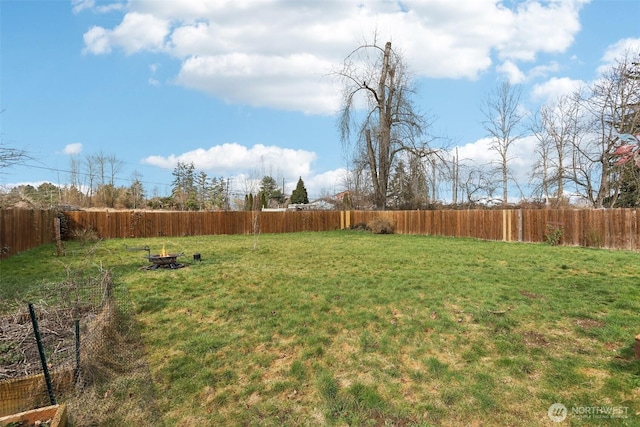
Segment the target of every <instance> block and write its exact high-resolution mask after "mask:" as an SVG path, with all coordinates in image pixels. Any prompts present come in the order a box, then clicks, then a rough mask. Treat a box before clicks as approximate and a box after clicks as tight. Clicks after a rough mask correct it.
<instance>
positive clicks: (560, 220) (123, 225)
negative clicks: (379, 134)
mask: <svg viewBox="0 0 640 427" xmlns="http://www.w3.org/2000/svg"><path fill="white" fill-rule="evenodd" d="M637 212H638V211H637V210H636V209H597V210H594V209H563V210H551V209H540V210H525V209H523V210H437V211H298V212H295V211H293V212H290V211H288V212H244V211H243V212H226V211H225V212H164V211H70V212H65V216H66V217H67V219H68V225H69V228H70V230H71V232H73V231H74V230H75V231H83V230H93V231H94V232H95V233H97V234H98V236H100V237H102V238H142V237H165V236H167V237H177V236H196V235H215V234H252V233H255V232H260V233H292V232H298V231H329V230H338V229H344V228H350V227H352V226H355V225H359V224H367V223H368V222H370V221H371V220H373V219H375V218H384V219H387V220H389V221H390V222H391V223H392V224H394V225H395V228H396V233H400V234H420V235H433V236H451V237H471V238H478V239H484V240H504V241H521V242H544V241H546V240H547V236H548V235H549V233H550V231H551V230H559V231H558V234H557V235H559V243H560V244H564V245H572V246H591V247H603V248H610V249H626V250H640V224H639V221H640V219H639V218H638V213H637ZM55 216H56V214H55V212H53V211H35V210H17V209H10V210H2V211H0V227H1V228H0V245H2V246H1V247H2V248H5V250H3V256H9V255H12V254H15V253H17V252H20V251H23V250H26V249H29V248H32V247H35V246H38V245H41V244H43V243H49V242H52V241H53V239H54V232H53V219H54V218H55Z"/></svg>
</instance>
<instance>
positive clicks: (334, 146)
mask: <svg viewBox="0 0 640 427" xmlns="http://www.w3.org/2000/svg"><path fill="white" fill-rule="evenodd" d="M639 17H640V0H551V1H543V0H504V1H498V0H455V1H452V0H404V1H387V0H373V1H370V0H355V1H351V0H323V1H311V0H146V1H133V0H131V1H118V0H116V1H104V2H103V1H98V0H71V1H66V0H65V1H62V0H46V1H38V0H0V110H1V111H2V113H1V114H0V123H1V130H0V132H1V137H2V144H3V146H5V147H11V148H16V149H20V150H26V151H27V152H28V153H29V154H30V156H31V157H32V158H33V160H30V161H28V162H27V163H26V164H24V165H19V166H13V167H11V168H8V169H6V170H3V171H1V173H0V186H3V187H4V188H10V187H12V186H15V185H19V184H31V185H34V186H37V185H39V184H40V183H42V182H52V183H54V184H60V185H66V184H68V183H69V182H70V174H69V170H70V165H71V161H72V159H75V160H76V161H82V159H84V158H86V157H87V156H91V155H98V154H105V155H115V156H116V157H117V158H118V159H119V160H121V161H122V167H121V170H120V171H119V172H118V174H117V176H116V177H117V181H116V184H117V185H119V186H129V185H130V184H131V182H132V180H133V178H134V177H137V178H138V179H139V180H140V181H142V183H143V185H144V188H145V190H146V193H147V196H152V195H154V194H157V195H168V194H170V191H171V182H172V180H173V176H172V172H173V171H174V169H175V167H176V165H177V162H178V161H180V162H183V163H191V162H193V164H194V166H195V169H196V170H197V171H203V172H205V173H206V174H207V175H208V176H209V177H223V178H225V179H227V178H228V179H229V182H230V183H231V188H232V191H234V192H238V193H242V192H244V191H245V190H246V189H247V188H248V187H249V186H250V183H251V182H252V180H253V179H255V178H258V179H260V178H261V177H262V176H265V175H269V176H272V177H273V178H275V179H276V180H277V182H279V183H282V182H284V185H285V192H286V193H287V194H290V193H291V191H293V189H294V188H295V186H296V183H297V181H298V178H300V177H301V178H302V179H303V181H304V184H305V187H306V188H307V191H308V193H309V196H310V198H311V199H314V198H318V197H320V196H322V195H328V194H336V193H338V192H340V191H342V190H343V189H344V188H345V179H344V178H345V176H346V171H347V167H348V164H347V163H348V162H347V155H346V151H345V149H344V148H343V144H342V143H341V141H340V133H339V131H338V127H337V120H336V112H337V111H338V110H339V107H340V94H341V86H340V84H339V81H338V80H337V79H335V78H334V77H332V76H333V73H334V72H335V70H337V69H339V68H340V66H341V64H342V63H343V60H344V58H345V57H346V56H347V55H348V54H349V53H350V52H351V51H353V50H354V49H355V48H356V47H358V46H359V45H361V44H363V43H365V42H367V43H370V42H372V41H374V38H375V39H376V40H377V41H378V42H379V43H380V44H382V45H384V42H385V41H391V42H392V46H393V47H394V49H397V50H398V51H400V52H402V54H403V55H404V59H405V63H406V64H407V65H408V67H409V69H410V70H411V72H412V73H413V75H414V81H415V84H416V87H417V92H416V95H415V98H414V102H415V104H416V106H417V107H418V108H419V110H420V111H421V112H423V113H424V114H425V115H426V116H428V117H430V118H431V123H432V124H431V128H430V129H429V132H430V134H432V135H434V136H436V137H437V138H436V139H435V142H434V144H436V145H437V144H442V146H446V147H447V149H449V150H451V149H453V148H454V147H458V153H459V156H460V158H461V159H473V160H474V161H477V162H488V161H490V160H491V156H493V155H494V153H493V152H492V151H491V150H488V139H487V132H486V131H485V130H484V129H483V126H482V122H483V121H484V120H485V117H484V116H483V113H482V111H481V105H482V103H483V102H484V101H486V99H487V97H488V96H489V94H490V93H491V92H492V91H493V90H495V89H496V87H497V86H498V85H499V84H500V83H501V82H503V81H509V82H510V83H512V84H517V85H519V87H520V88H521V90H522V99H521V100H522V103H523V105H522V108H523V111H535V109H536V108H537V107H538V106H539V105H541V104H543V103H544V102H547V101H548V100H550V99H553V98H554V97H557V96H558V95H561V94H563V93H567V92H569V91H571V90H572V89H573V88H575V87H577V86H579V85H580V84H588V83H589V82H590V81H593V80H595V79H596V78H597V77H598V75H599V73H600V72H602V70H603V69H606V68H607V67H608V66H610V65H611V64H612V63H613V61H614V60H615V58H616V57H619V56H620V55H621V54H622V53H623V52H624V50H625V49H628V48H632V49H640V25H639V22H640V18H639ZM532 150H533V139H532V138H523V139H522V140H520V141H519V142H518V145H517V146H515V148H514V150H513V155H514V160H513V162H512V165H511V166H512V168H513V169H514V171H513V172H514V174H515V175H516V176H519V177H521V178H522V179H524V180H526V176H528V174H529V172H530V170H531V163H532V161H533V156H532ZM442 198H443V199H446V195H442Z"/></svg>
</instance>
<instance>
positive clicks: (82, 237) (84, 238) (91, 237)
mask: <svg viewBox="0 0 640 427" xmlns="http://www.w3.org/2000/svg"><path fill="white" fill-rule="evenodd" d="M72 237H73V239H74V240H77V241H79V242H80V243H82V244H87V243H95V242H97V241H99V240H100V237H99V236H98V233H96V231H95V230H94V229H93V228H84V229H82V230H73V232H72Z"/></svg>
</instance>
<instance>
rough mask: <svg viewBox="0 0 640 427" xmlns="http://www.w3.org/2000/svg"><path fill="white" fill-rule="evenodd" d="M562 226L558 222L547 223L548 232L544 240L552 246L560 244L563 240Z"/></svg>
mask: <svg viewBox="0 0 640 427" xmlns="http://www.w3.org/2000/svg"><path fill="white" fill-rule="evenodd" d="M562 234H563V232H562V227H561V226H560V225H556V224H547V233H546V234H545V235H544V241H545V242H546V243H547V244H549V245H551V246H558V245H559V244H560V241H561V240H562Z"/></svg>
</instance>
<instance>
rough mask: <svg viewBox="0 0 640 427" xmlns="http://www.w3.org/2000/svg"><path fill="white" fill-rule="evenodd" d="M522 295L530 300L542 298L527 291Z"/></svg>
mask: <svg viewBox="0 0 640 427" xmlns="http://www.w3.org/2000/svg"><path fill="white" fill-rule="evenodd" d="M520 295H522V296H525V297H527V298H529V299H541V298H542V296H540V295H538V294H534V293H533V292H529V291H525V290H522V291H520Z"/></svg>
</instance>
